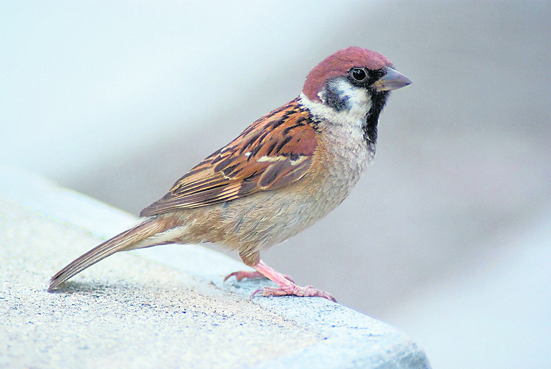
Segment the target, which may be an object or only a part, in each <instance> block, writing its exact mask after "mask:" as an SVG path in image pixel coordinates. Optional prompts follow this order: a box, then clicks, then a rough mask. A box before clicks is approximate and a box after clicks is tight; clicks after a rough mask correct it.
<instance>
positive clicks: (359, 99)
mask: <svg viewBox="0 0 551 369" xmlns="http://www.w3.org/2000/svg"><path fill="white" fill-rule="evenodd" d="M339 88H341V89H342V90H343V93H346V94H347V95H348V96H349V97H348V101H347V107H348V106H349V107H350V108H349V109H348V108H347V109H345V110H341V111H338V110H336V109H333V108H332V107H331V106H329V105H327V104H325V103H323V101H324V100H323V98H322V102H321V103H320V102H317V101H312V100H310V99H308V97H306V95H304V94H300V100H301V101H300V102H301V104H302V105H304V107H306V108H307V109H308V110H310V112H311V113H312V115H314V116H315V117H318V118H320V119H321V120H327V121H330V122H331V124H333V125H343V126H349V127H355V128H361V127H363V125H364V124H365V118H366V115H367V112H368V111H369V109H370V108H371V99H370V98H369V97H368V94H367V91H366V90H364V89H361V88H358V87H355V86H351V85H350V84H349V83H346V82H342V81H341V82H340V86H339ZM320 98H321V97H320Z"/></svg>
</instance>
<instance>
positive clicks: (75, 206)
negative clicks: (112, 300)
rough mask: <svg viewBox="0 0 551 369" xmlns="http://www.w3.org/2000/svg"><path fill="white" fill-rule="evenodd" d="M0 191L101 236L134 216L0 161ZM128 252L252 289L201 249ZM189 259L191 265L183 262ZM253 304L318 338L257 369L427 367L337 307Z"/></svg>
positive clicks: (378, 328) (398, 338)
mask: <svg viewBox="0 0 551 369" xmlns="http://www.w3.org/2000/svg"><path fill="white" fill-rule="evenodd" d="M0 196H3V197H5V198H7V199H9V200H12V201H16V202H17V203H19V204H21V205H22V206H24V207H27V208H29V209H31V210H33V211H36V212H38V213H41V214H43V215H44V216H46V217H49V218H52V219H55V220H57V221H61V222H63V223H67V224H71V225H73V226H76V227H79V228H83V229H86V230H88V231H90V232H92V233H93V234H94V235H97V236H99V237H102V238H108V237H111V236H113V235H114V234H116V233H118V232H120V231H122V230H124V229H126V228H127V227H129V226H131V225H133V224H135V223H136V222H137V221H138V219H137V218H136V217H134V216H132V215H130V214H127V213H125V212H123V211H122V210H119V209H116V208H114V207H111V206H109V205H107V204H104V203H101V202H100V201H97V200H95V199H93V198H90V197H88V196H86V195H83V194H81V193H78V192H75V191H72V190H69V189H66V188H63V187H60V186H58V185H56V184H55V183H53V182H51V181H49V180H47V179H44V178H42V177H40V176H38V175H36V174H33V173H29V172H26V171H24V170H21V169H18V168H13V167H6V166H0ZM133 252H134V253H137V254H139V255H141V256H143V257H145V258H148V259H152V260H155V261H156V262H159V263H162V264H164V265H166V266H169V267H171V268H174V269H177V270H179V271H182V272H184V273H187V274H191V275H193V276H194V277H195V278H198V279H201V280H204V281H206V282H209V283H210V282H212V283H213V284H214V285H215V286H217V287H218V288H220V289H221V290H225V291H227V290H231V291H232V293H236V294H238V295H240V296H243V297H246V298H248V296H250V294H251V293H252V292H253V291H254V290H255V289H256V288H258V287H259V284H257V283H246V284H240V285H232V284H229V283H225V284H224V283H223V280H222V276H223V275H224V274H226V273H230V272H232V271H235V270H237V269H243V267H244V265H242V264H241V263H239V262H237V261H235V260H233V259H231V258H229V257H227V256H225V255H223V254H220V253H217V252H215V251H212V250H209V249H206V248H204V247H200V246H194V245H184V246H182V245H173V246H164V247H160V248H155V249H147V250H137V251H133ZM184 254H185V255H186V257H183V256H182V255H184ZM190 256H191V257H192V258H193V260H194V262H193V263H189V262H187V263H186V262H185V260H189V259H190ZM45 283H46V281H45ZM253 302H254V303H255V304H258V305H260V306H262V307H263V308H265V309H267V310H269V311H271V312H273V313H275V314H278V315H279V316H281V317H283V318H284V319H286V320H289V321H293V322H296V323H297V324H300V325H303V326H307V327H309V329H311V330H313V331H315V332H317V333H319V334H320V335H321V336H322V337H323V338H324V339H323V341H321V342H319V343H318V344H315V345H313V346H311V347H309V348H307V349H305V350H302V351H299V352H293V353H290V354H289V355H286V356H282V357H279V358H277V359H274V360H272V361H269V362H266V363H265V364H264V365H263V366H261V367H262V368H286V369H288V368H303V367H317V368H430V364H429V362H428V359H427V357H426V355H425V353H424V352H423V350H422V349H420V348H419V347H418V346H417V345H416V344H415V343H414V342H413V341H411V340H410V339H409V338H408V337H407V336H406V335H405V334H403V333H401V332H399V331H397V330H395V329H394V328H392V327H390V326H389V325H387V324H385V323H382V322H380V321H377V320H375V319H373V318H370V317H368V316H366V315H363V314H360V313H358V312H356V311H354V310H352V309H349V308H347V307H345V306H342V305H339V304H334V303H332V302H329V301H327V300H324V299H314V298H313V299H305V298H293V297H290V298H255V299H254V300H253Z"/></svg>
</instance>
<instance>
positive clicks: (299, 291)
mask: <svg viewBox="0 0 551 369" xmlns="http://www.w3.org/2000/svg"><path fill="white" fill-rule="evenodd" d="M251 266H252V267H253V268H254V269H255V270H256V271H254V272H251V271H241V272H234V273H231V274H229V275H228V276H227V277H226V278H224V282H225V281H227V280H228V278H230V277H235V279H236V280H237V281H241V280H242V279H245V278H248V279H256V278H268V279H270V280H271V281H272V282H274V283H275V284H277V287H264V288H261V289H258V290H256V291H254V292H253V293H252V295H251V299H252V298H253V297H254V296H255V295H257V294H261V295H262V296H266V297H268V296H299V297H323V298H324V299H327V300H331V301H333V302H337V300H335V298H334V297H333V296H331V295H330V294H329V293H327V292H325V291H321V290H317V289H315V288H314V287H312V286H306V287H300V286H297V285H296V284H295V282H294V281H293V279H292V278H291V277H289V276H288V275H283V274H280V273H278V272H276V271H275V270H273V269H272V268H270V267H269V266H267V265H266V264H264V262H263V261H262V260H260V261H258V262H257V263H256V264H254V265H251Z"/></svg>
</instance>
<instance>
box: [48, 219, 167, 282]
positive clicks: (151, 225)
mask: <svg viewBox="0 0 551 369" xmlns="http://www.w3.org/2000/svg"><path fill="white" fill-rule="evenodd" d="M174 226H175V224H174V222H172V221H170V220H169V219H166V218H165V219H163V218H150V219H148V220H146V221H144V222H143V223H141V224H138V225H137V226H135V227H133V228H130V229H129V230H127V231H125V232H122V233H121V234H119V235H117V236H115V237H113V238H111V239H110V240H107V241H105V242H104V243H102V244H101V245H99V246H96V247H94V248H93V249H92V250H90V251H88V252H87V253H86V254H84V255H82V256H80V257H79V258H78V259H76V260H74V261H73V262H71V263H70V264H69V265H67V266H66V267H65V268H63V269H61V270H60V271H59V272H57V273H56V274H55V275H54V276H53V277H52V278H51V279H50V286H49V287H48V291H49V292H50V291H52V290H53V289H55V288H56V287H58V286H59V285H60V284H61V283H63V282H65V281H66V280H68V279H69V278H71V277H73V276H74V275H76V274H78V273H80V272H82V271H83V270H84V269H86V268H88V267H89V266H92V265H94V264H95V263H97V262H98V261H101V260H103V259H105V258H106V257H108V256H110V255H113V254H114V253H117V252H119V251H126V250H132V249H136V248H141V247H147V246H153V245H156V244H162V243H166V241H165V242H163V240H156V241H157V242H144V243H143V245H142V244H139V245H138V244H137V243H138V242H140V241H144V240H145V239H146V238H148V237H151V236H153V235H155V234H158V233H160V232H163V231H165V230H167V229H169V228H172V227H174Z"/></svg>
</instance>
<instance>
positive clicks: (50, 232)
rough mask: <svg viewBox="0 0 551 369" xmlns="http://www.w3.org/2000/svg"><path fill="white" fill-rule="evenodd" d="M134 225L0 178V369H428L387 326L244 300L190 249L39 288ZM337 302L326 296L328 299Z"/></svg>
mask: <svg viewBox="0 0 551 369" xmlns="http://www.w3.org/2000/svg"><path fill="white" fill-rule="evenodd" d="M136 220H137V219H136V218H134V217H132V216H130V215H128V214H125V213H123V212H121V211H119V210H117V209H114V208H112V207H109V206H106V205H105V204H102V203H99V202H97V201H95V200H93V199H91V198H89V197H86V196H84V195H80V194H78V193H76V192H73V191H70V190H66V189H63V188H60V187H57V186H56V185H54V184H53V183H51V182H49V181H47V180H44V179H42V178H40V177H38V176H35V175H32V174H29V173H27V172H22V171H19V170H17V169H13V168H6V167H1V168H0V245H1V248H0V278H1V280H2V281H3V283H2V285H1V288H0V316H1V318H0V319H1V321H2V323H1V325H0V342H2V344H1V345H0V367H5V368H20V367H40V368H54V367H55V368H76V367H78V368H92V367H94V368H96V367H104V368H105V367H109V368H120V367H133V368H153V367H154V368H158V367H163V368H179V367H180V368H181V367H185V368H245V367H249V368H306V367H310V368H429V367H430V365H429V363H428V360H427V358H426V357H425V354H424V353H423V351H422V350H421V349H419V348H418V347H417V346H416V345H415V344H414V343H413V342H412V341H411V340H410V339H409V338H408V337H407V336H405V335H404V334H403V333H400V332H398V331H396V330H395V329H393V328H392V327H390V326H388V325H386V324H384V323H382V322H379V321H376V320H374V319H372V318H369V317H367V316H365V315H362V314H360V313H358V312H355V311H353V310H351V309H348V308H346V307H344V306H342V305H339V304H334V303H332V302H329V301H327V300H324V299H321V298H294V297H284V298H262V297H257V298H255V299H253V300H251V299H250V298H249V296H250V294H251V293H252V291H254V290H255V289H257V288H259V287H260V286H262V285H265V284H266V283H268V282H266V281H252V282H251V281H249V282H245V283H239V284H236V283H231V282H230V283H223V282H222V278H223V277H224V275H226V274H228V273H230V272H232V271H235V270H239V269H242V268H243V265H241V264H240V263H238V262H236V261H234V260H232V259H230V258H228V257H226V256H224V255H221V254H218V253H216V252H214V251H211V250H208V249H205V248H203V247H201V246H179V245H174V246H164V247H158V248H152V249H148V250H140V251H139V252H136V251H135V252H128V253H120V254H116V255H114V256H112V257H110V258H108V259H106V260H104V261H102V262H100V263H99V264H97V265H95V266H93V267H91V268H89V269H88V270H86V271H84V272H83V273H81V274H80V275H77V276H76V277H74V278H73V279H72V280H70V281H69V282H67V283H66V284H65V285H64V286H63V288H61V289H60V290H58V291H56V292H54V293H48V292H46V287H47V283H48V279H49V277H50V276H51V275H52V274H54V273H55V272H56V271H57V270H58V269H60V268H61V267H62V266H64V265H65V264H66V263H67V262H69V261H71V260H72V259H74V258H75V257H76V256H78V255H80V254H81V253H83V252H85V251H87V250H88V249H90V248H91V247H93V246H95V245H96V244H98V243H99V242H100V241H101V240H102V239H104V238H105V235H107V234H111V233H112V231H113V230H114V229H118V230H119V231H120V230H123V229H125V228H126V227H127V226H129V225H130V224H133V223H134V222H136ZM333 292H334V293H335V295H337V296H338V291H333Z"/></svg>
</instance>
